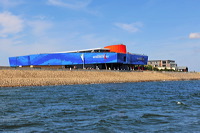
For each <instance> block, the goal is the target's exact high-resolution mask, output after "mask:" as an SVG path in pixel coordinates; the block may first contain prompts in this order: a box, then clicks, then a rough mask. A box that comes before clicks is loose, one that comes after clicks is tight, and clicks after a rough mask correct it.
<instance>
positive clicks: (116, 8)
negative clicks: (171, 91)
mask: <svg viewBox="0 0 200 133" xmlns="http://www.w3.org/2000/svg"><path fill="white" fill-rule="evenodd" d="M199 6H200V1H199V0H0V47H1V48H0V66H2V65H4V66H5V65H9V63H8V57H11V56H19V55H27V54H36V53H45V52H59V51H71V50H79V49H89V48H99V47H104V46H107V45H114V44H120V43H123V44H125V45H126V46H127V49H128V51H129V52H131V53H139V54H146V55H148V56H149V59H150V60H154V59H170V60H175V61H176V63H177V64H178V65H179V66H188V67H189V70H190V71H200V23H199V22H200V8H199Z"/></svg>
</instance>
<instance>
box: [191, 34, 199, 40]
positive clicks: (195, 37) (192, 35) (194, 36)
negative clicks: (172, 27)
mask: <svg viewBox="0 0 200 133" xmlns="http://www.w3.org/2000/svg"><path fill="white" fill-rule="evenodd" d="M189 38H190V39H198V38H200V33H190V35H189Z"/></svg>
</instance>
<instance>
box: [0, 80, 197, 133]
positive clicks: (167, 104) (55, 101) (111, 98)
mask: <svg viewBox="0 0 200 133" xmlns="http://www.w3.org/2000/svg"><path fill="white" fill-rule="evenodd" d="M0 132H19V133H21V132H67V133H68V132H69V133H70V132H73V133H79V132H86V133H88V132H93V133H98V132H99V133H123V132H125V133H129V132H130V133H133V132H158V133H160V132H161V133H162V132H181V133H184V132H185V133H188V132H200V81H199V80H196V81H167V82H141V83H113V84H89V85H67V86H43V87H13V88H0Z"/></svg>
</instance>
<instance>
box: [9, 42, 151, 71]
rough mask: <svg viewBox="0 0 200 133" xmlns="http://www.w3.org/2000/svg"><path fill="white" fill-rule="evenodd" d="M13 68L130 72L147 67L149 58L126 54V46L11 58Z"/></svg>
mask: <svg viewBox="0 0 200 133" xmlns="http://www.w3.org/2000/svg"><path fill="white" fill-rule="evenodd" d="M9 62H10V66H11V67H37V68H42V67H50V68H90V69H113V70H114V69H115V70H117V69H119V70H121V69H123V70H130V69H132V68H133V67H134V65H146V64H147V62H148V56H146V55H139V54H131V53H127V52H126V46H125V45H112V47H110V46H107V48H106V47H105V48H96V49H86V50H78V51H67V52H59V53H58V52H57V53H43V54H33V55H26V56H16V57H9Z"/></svg>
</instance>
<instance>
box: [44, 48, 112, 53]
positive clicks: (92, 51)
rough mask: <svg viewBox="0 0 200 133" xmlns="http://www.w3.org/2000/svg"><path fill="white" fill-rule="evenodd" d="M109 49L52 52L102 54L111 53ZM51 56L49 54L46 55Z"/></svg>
mask: <svg viewBox="0 0 200 133" xmlns="http://www.w3.org/2000/svg"><path fill="white" fill-rule="evenodd" d="M109 50H110V49H108V48H93V49H83V50H74V51H62V52H50V53H51V54H52V53H95V52H102V51H104V52H105V51H109ZM46 54H49V53H46Z"/></svg>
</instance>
